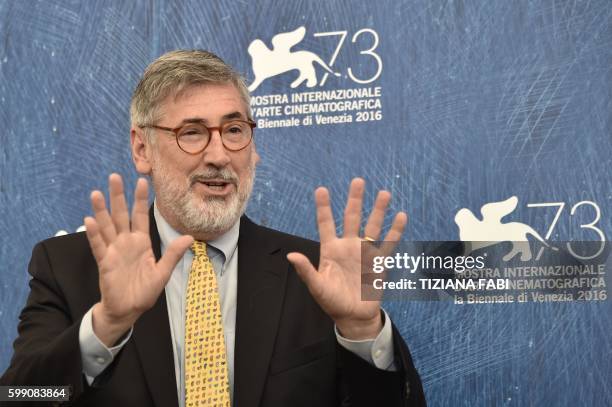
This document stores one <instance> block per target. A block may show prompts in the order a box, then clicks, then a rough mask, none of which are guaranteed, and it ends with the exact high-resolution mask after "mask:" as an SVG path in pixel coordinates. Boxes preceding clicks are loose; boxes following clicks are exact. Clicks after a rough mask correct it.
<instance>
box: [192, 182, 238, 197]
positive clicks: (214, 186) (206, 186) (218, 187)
mask: <svg viewBox="0 0 612 407" xmlns="http://www.w3.org/2000/svg"><path fill="white" fill-rule="evenodd" d="M196 184H197V185H200V188H203V192H204V193H207V194H211V195H219V196H221V195H227V194H229V193H230V192H231V191H232V188H233V185H234V183H233V182H231V181H225V180H222V179H200V180H198V181H197V182H196Z"/></svg>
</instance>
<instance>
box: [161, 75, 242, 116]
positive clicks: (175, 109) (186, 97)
mask: <svg viewBox="0 0 612 407" xmlns="http://www.w3.org/2000/svg"><path fill="white" fill-rule="evenodd" d="M160 110H161V113H162V120H176V119H178V120H182V119H185V118H200V119H204V120H206V121H211V120H215V119H218V118H220V117H222V116H225V115H228V114H231V113H235V112H238V113H240V115H241V116H243V118H245V119H246V118H247V110H248V109H247V106H246V103H245V101H244V100H243V98H242V97H241V95H240V92H239V91H238V89H237V88H236V86H234V85H233V84H231V83H228V84H225V83H221V84H205V85H192V86H189V87H187V88H184V89H182V90H180V91H179V92H177V93H175V94H171V95H169V96H168V97H167V98H166V99H164V101H163V102H162V103H161V105H160Z"/></svg>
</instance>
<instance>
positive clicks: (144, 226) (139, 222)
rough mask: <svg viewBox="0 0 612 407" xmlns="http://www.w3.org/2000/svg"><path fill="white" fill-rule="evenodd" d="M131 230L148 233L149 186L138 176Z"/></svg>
mask: <svg viewBox="0 0 612 407" xmlns="http://www.w3.org/2000/svg"><path fill="white" fill-rule="evenodd" d="M132 231H134V232H142V233H146V234H148V233H149V186H148V183H147V180H146V179H144V178H138V181H137V182H136V189H135V190H134V206H133V207H132Z"/></svg>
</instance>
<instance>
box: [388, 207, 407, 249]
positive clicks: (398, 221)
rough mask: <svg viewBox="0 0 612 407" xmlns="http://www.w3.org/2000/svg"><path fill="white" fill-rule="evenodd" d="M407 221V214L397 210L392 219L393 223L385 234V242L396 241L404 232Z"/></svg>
mask: <svg viewBox="0 0 612 407" xmlns="http://www.w3.org/2000/svg"><path fill="white" fill-rule="evenodd" d="M407 223H408V215H406V213H404V212H398V213H397V215H395V219H393V223H392V224H391V229H389V232H387V235H386V236H385V242H398V241H399V240H400V238H401V237H402V233H404V228H405V227H406V224H407Z"/></svg>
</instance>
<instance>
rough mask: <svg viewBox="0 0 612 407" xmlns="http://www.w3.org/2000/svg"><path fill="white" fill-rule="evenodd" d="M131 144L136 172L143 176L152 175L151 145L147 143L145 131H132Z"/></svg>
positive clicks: (137, 129) (135, 129)
mask: <svg viewBox="0 0 612 407" xmlns="http://www.w3.org/2000/svg"><path fill="white" fill-rule="evenodd" d="M130 143H131V147H132V160H133V161H134V166H135V167H136V171H138V172H139V173H140V174H142V175H150V174H151V145H150V144H149V143H148V142H147V140H146V137H145V134H144V130H143V129H141V128H134V127H132V129H131V130H130Z"/></svg>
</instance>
